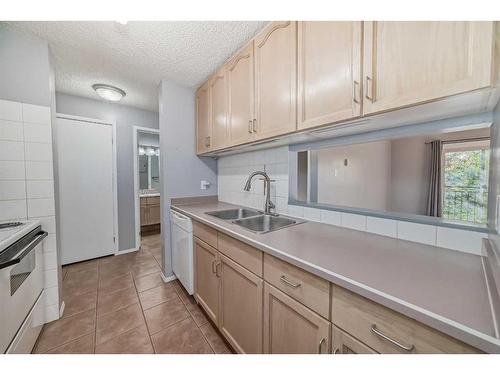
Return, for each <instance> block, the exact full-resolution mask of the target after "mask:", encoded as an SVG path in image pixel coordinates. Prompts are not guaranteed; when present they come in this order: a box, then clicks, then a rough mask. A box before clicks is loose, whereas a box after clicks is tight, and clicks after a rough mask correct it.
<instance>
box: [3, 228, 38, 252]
mask: <svg viewBox="0 0 500 375" xmlns="http://www.w3.org/2000/svg"><path fill="white" fill-rule="evenodd" d="M38 225H40V222H39V221H38V220H23V221H11V222H0V253H1V252H2V251H4V250H5V249H6V248H7V247H9V246H10V245H12V244H13V243H14V242H16V241H17V240H19V239H20V238H22V237H23V236H24V235H25V234H28V233H29V232H30V231H32V230H33V229H35V228H36V227H37V226H38Z"/></svg>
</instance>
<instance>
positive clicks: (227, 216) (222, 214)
mask: <svg viewBox="0 0 500 375" xmlns="http://www.w3.org/2000/svg"><path fill="white" fill-rule="evenodd" d="M205 213H206V214H207V215H210V216H214V217H216V218H218V219H222V220H236V219H243V218H246V217H251V216H257V215H262V212H261V211H257V210H250V209H248V208H233V209H229V210H221V211H210V212H205Z"/></svg>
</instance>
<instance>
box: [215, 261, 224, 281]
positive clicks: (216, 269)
mask: <svg viewBox="0 0 500 375" xmlns="http://www.w3.org/2000/svg"><path fill="white" fill-rule="evenodd" d="M221 265H222V262H218V263H217V264H216V265H215V276H217V277H220V274H219V266H221Z"/></svg>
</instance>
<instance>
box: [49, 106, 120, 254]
mask: <svg viewBox="0 0 500 375" xmlns="http://www.w3.org/2000/svg"><path fill="white" fill-rule="evenodd" d="M58 118H60V119H66V120H75V121H81V122H89V123H93V124H98V125H105V126H111V129H112V135H111V137H112V138H111V139H112V142H111V145H112V151H111V152H112V159H113V160H112V169H113V171H112V179H113V231H114V233H113V237H114V243H115V255H118V253H119V249H120V246H119V243H120V236H119V232H118V181H117V156H116V121H104V120H99V119H94V118H89V117H81V116H74V115H67V114H64V113H59V112H57V113H56V120H57V119H58ZM56 129H57V127H56ZM56 131H57V130H56ZM56 147H57V143H56Z"/></svg>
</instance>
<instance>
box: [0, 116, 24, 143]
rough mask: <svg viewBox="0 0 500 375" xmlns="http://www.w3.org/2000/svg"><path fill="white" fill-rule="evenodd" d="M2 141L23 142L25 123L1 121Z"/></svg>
mask: <svg viewBox="0 0 500 375" xmlns="http://www.w3.org/2000/svg"><path fill="white" fill-rule="evenodd" d="M0 140H1V141H18V142H22V141H23V123H22V122H17V121H9V120H0Z"/></svg>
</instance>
